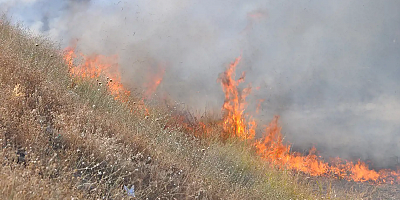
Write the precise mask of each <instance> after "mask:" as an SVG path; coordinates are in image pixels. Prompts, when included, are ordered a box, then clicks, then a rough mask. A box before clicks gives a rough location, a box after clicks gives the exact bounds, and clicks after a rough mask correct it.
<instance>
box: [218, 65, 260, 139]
mask: <svg viewBox="0 0 400 200" xmlns="http://www.w3.org/2000/svg"><path fill="white" fill-rule="evenodd" d="M240 59H241V57H238V58H236V60H235V62H233V63H231V64H230V65H229V67H228V68H227V70H226V71H225V72H224V73H223V74H222V75H221V76H220V77H219V79H218V81H219V82H221V85H222V88H223V91H224V93H225V102H224V104H223V106H222V111H223V112H224V119H223V120H224V122H223V130H224V135H223V136H222V137H223V138H224V139H227V138H228V137H232V136H236V137H239V138H241V139H252V138H254V136H255V128H256V123H255V122H254V121H253V120H251V119H250V120H249V121H250V122H249V123H248V124H246V119H245V117H246V116H245V114H244V110H245V109H246V106H247V103H246V101H245V100H246V96H247V95H248V94H249V93H250V91H251V87H250V86H249V87H247V88H245V89H243V90H242V91H240V90H239V89H238V86H239V84H240V83H241V82H243V81H244V75H245V74H244V73H243V74H242V76H241V77H240V78H239V79H238V80H235V76H236V74H235V70H236V66H237V65H238V64H239V61H240Z"/></svg>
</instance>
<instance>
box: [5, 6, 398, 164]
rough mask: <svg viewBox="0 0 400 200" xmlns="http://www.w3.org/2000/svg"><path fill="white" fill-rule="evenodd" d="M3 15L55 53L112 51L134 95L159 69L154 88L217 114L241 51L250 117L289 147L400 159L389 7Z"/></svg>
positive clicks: (392, 9)
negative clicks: (43, 38)
mask: <svg viewBox="0 0 400 200" xmlns="http://www.w3.org/2000/svg"><path fill="white" fill-rule="evenodd" d="M0 12H5V13H7V15H8V16H9V17H10V19H11V20H12V21H13V22H22V23H23V24H24V25H25V26H27V27H29V28H30V29H31V30H32V31H33V32H34V33H38V34H44V35H47V36H49V37H50V38H51V39H53V40H54V41H57V42H60V43H61V46H62V47H66V46H68V45H70V44H71V43H70V42H71V41H72V40H75V39H78V48H79V49H80V50H81V51H83V52H85V53H88V54H90V53H101V54H106V55H111V54H117V55H118V56H119V62H120V64H121V70H122V71H123V81H124V83H125V84H126V85H129V86H130V87H132V88H136V89H138V90H140V88H141V87H142V86H143V82H145V81H146V79H147V77H148V74H149V73H155V71H157V70H158V69H160V68H165V76H164V80H163V82H162V83H161V85H160V88H159V92H160V91H161V92H163V93H166V94H168V95H169V96H170V97H171V98H173V99H175V100H177V101H179V102H183V103H185V104H186V105H188V106H189V107H191V108H193V109H197V110H204V109H205V108H206V107H207V109H216V110H217V111H219V109H220V107H221V105H222V103H223V93H222V90H221V87H220V85H219V83H218V82H217V81H216V80H217V78H218V74H220V73H221V72H223V71H224V69H225V68H226V66H227V64H229V63H230V62H232V61H234V59H235V58H236V57H238V56H240V55H242V61H241V63H240V65H239V67H238V71H239V72H238V74H239V73H240V72H242V71H246V83H251V84H252V86H253V94H252V95H251V97H249V101H251V102H253V103H250V105H249V110H254V107H255V106H256V104H257V103H256V102H257V100H258V99H265V101H264V102H263V103H262V111H261V113H260V114H259V115H258V119H259V120H260V121H262V122H263V123H265V124H267V123H268V121H269V120H270V119H271V118H272V116H273V115H280V116H281V124H282V126H283V132H284V134H285V136H286V141H289V142H290V143H292V144H293V145H294V147H295V148H297V149H301V150H306V149H308V148H309V147H311V146H312V145H315V146H316V147H317V149H318V150H319V151H320V153H321V154H322V155H324V156H327V157H328V156H332V157H336V156H340V157H343V158H346V159H357V158H361V159H365V160H366V159H370V160H372V163H373V164H374V166H375V167H385V166H394V165H395V164H397V163H398V162H399V161H400V159H398V158H397V157H398V156H400V87H399V85H400V2H399V1H397V0H385V1H375V0H364V1H355V0H353V1H349V0H331V1H328V0H327V1H319V0H307V1H305V0H300V1H268V0H247V1H242V0H221V1H215V0H201V1H199V0H198V1H195V0H186V1H181V0H153V1H146V0H135V1H122V0H121V1H118V0H116V1H111V0H110V1H106V0H103V1H100V0H59V1H51V0H47V1H45V0H0ZM245 86H246V85H243V87H245ZM256 87H259V90H255V88H256Z"/></svg>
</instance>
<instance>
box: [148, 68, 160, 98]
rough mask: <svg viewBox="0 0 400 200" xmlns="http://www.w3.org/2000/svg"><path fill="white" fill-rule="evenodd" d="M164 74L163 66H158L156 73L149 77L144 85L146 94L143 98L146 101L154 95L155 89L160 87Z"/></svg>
mask: <svg viewBox="0 0 400 200" xmlns="http://www.w3.org/2000/svg"><path fill="white" fill-rule="evenodd" d="M164 74H165V68H164V67H163V66H161V65H160V66H159V67H158V69H157V72H156V73H155V74H152V75H150V76H149V78H148V79H149V80H148V81H147V83H146V84H145V88H146V92H145V93H144V97H145V98H146V99H148V98H150V96H151V95H152V94H154V93H155V91H156V90H157V87H158V86H159V85H160V83H161V81H162V80H163V77H164Z"/></svg>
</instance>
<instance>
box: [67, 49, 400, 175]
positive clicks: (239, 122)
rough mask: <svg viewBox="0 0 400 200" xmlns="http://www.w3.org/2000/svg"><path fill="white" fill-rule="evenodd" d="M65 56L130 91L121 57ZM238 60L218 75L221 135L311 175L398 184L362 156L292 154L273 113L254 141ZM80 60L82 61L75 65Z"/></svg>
mask: <svg viewBox="0 0 400 200" xmlns="http://www.w3.org/2000/svg"><path fill="white" fill-rule="evenodd" d="M64 59H65V61H66V63H67V65H68V68H69V72H70V74H71V75H72V76H79V77H85V78H96V79H98V80H99V79H101V78H103V77H107V78H106V85H107V88H108V90H109V91H110V93H111V94H112V95H114V96H115V98H116V99H118V100H122V97H124V96H126V95H129V94H130V92H129V91H128V90H127V89H126V88H124V86H123V85H122V83H121V76H120V71H119V65H118V62H117V61H118V57H117V56H108V57H107V56H103V55H97V54H93V55H90V56H86V55H83V54H77V53H76V52H75V47H69V48H67V49H66V50H65V54H64ZM240 60H241V57H238V58H237V59H236V60H235V61H234V62H233V63H231V64H230V65H229V66H228V68H227V69H226V71H225V72H224V73H223V74H221V75H220V77H219V78H218V81H219V82H220V83H221V86H222V88H223V91H224V94H225V101H224V104H223V106H222V112H223V114H224V115H223V119H222V121H223V123H222V128H223V133H222V135H221V136H222V138H223V139H227V138H229V137H237V138H239V139H241V140H246V141H249V142H251V143H252V145H253V146H254V147H255V149H256V152H257V153H258V154H259V155H260V156H261V157H262V158H263V159H265V160H266V161H267V162H269V163H270V164H271V165H273V166H277V167H279V168H285V169H290V170H295V171H300V172H304V173H307V174H309V175H312V176H333V177H338V178H342V179H345V180H351V181H359V182H365V181H369V182H374V183H400V170H399V171H393V170H389V169H383V170H379V171H375V170H371V169H369V166H368V165H367V164H366V163H365V162H362V161H360V160H359V161H357V162H356V163H354V162H352V161H346V160H341V159H340V158H336V159H332V160H331V162H329V163H328V162H325V161H324V160H322V159H321V158H320V157H319V156H317V153H316V152H317V149H316V148H315V147H313V148H312V149H311V150H310V151H309V153H308V155H302V154H300V153H297V152H292V151H291V145H288V144H284V143H283V136H282V134H281V127H280V126H279V124H278V121H279V117H278V116H276V117H274V119H273V120H272V121H271V123H270V124H269V125H268V126H267V127H266V128H265V132H264V137H262V138H260V139H255V133H256V131H255V130H256V127H257V123H256V122H255V121H254V120H253V119H252V117H251V116H249V115H248V114H246V113H245V110H246V108H247V102H246V97H247V96H248V95H249V94H250V92H251V87H250V86H248V87H246V88H244V89H242V90H240V89H238V88H239V85H240V83H242V82H244V77H245V74H244V73H243V74H242V76H241V77H240V78H239V79H238V80H235V75H236V74H235V71H236V67H237V65H238V64H239V62H240ZM77 61H82V62H81V63H78V64H76V62H77ZM164 73H165V70H164V68H163V67H159V70H158V72H157V73H155V74H153V76H152V78H151V81H150V82H149V83H147V84H146V85H145V86H146V89H147V90H146V92H145V96H147V97H149V96H150V95H151V94H152V93H154V92H155V90H156V89H157V87H158V86H159V84H160V83H161V81H162V78H163V76H164ZM261 102H262V100H260V101H259V105H260V104H261ZM143 105H144V104H143ZM143 108H144V111H145V115H146V116H147V115H149V111H148V109H147V108H146V107H145V106H143ZM258 109H259V106H258ZM258 109H257V110H258ZM176 120H178V121H181V122H180V123H181V124H183V127H184V128H185V129H186V130H188V131H190V132H192V133H193V134H195V135H197V136H206V137H209V136H210V135H209V133H210V132H211V126H209V125H208V124H205V123H203V122H198V123H197V124H190V123H189V124H188V123H185V122H184V120H183V118H182V119H180V118H179V117H177V118H176ZM169 126H170V125H166V126H165V127H164V128H168V127H169ZM200 132H205V133H206V134H199V133H200Z"/></svg>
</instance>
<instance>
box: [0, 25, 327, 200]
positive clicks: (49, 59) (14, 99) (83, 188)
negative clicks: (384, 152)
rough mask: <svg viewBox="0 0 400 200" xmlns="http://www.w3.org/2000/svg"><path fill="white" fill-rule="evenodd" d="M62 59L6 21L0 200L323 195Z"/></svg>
mask: <svg viewBox="0 0 400 200" xmlns="http://www.w3.org/2000/svg"><path fill="white" fill-rule="evenodd" d="M57 52H60V51H59V50H58V49H56V48H55V47H54V45H53V44H52V43H51V42H49V41H47V40H46V39H43V38H37V37H33V36H30V35H29V34H27V33H26V32H25V31H23V30H22V29H20V28H17V27H13V26H11V25H9V23H8V22H7V21H6V20H4V18H3V20H1V22H0V72H1V73H0V94H1V95H0V140H1V141H0V145H1V151H0V154H1V155H0V157H1V159H0V163H1V165H0V180H2V181H0V199H71V197H73V198H75V199H92V198H105V199H129V197H128V196H127V195H126V194H125V193H124V191H123V185H129V186H130V185H134V186H135V189H136V196H137V198H138V199H145V197H149V199H157V198H160V199H174V198H175V199H316V198H322V196H315V195H316V194H315V193H314V194H311V190H310V189H309V187H305V186H304V185H303V184H299V181H298V180H296V175H293V174H292V173H291V172H287V171H282V170H275V169H271V168H270V167H269V166H268V165H266V164H265V163H264V162H262V161H261V160H259V158H257V157H256V156H254V154H253V153H252V152H251V151H249V150H244V149H248V148H243V147H244V146H246V144H243V143H240V142H237V141H229V142H227V143H224V144H223V143H220V142H218V141H216V140H202V141H200V140H199V139H196V138H194V137H192V136H190V134H185V133H183V132H182V131H181V130H182V129H180V128H179V124H175V125H174V124H173V123H172V124H173V125H172V126H171V121H172V122H173V120H171V119H172V118H171V116H170V115H171V111H170V110H169V109H168V108H165V107H161V106H160V107H153V108H152V109H150V116H149V117H148V118H143V117H142V116H143V115H142V114H141V113H140V112H141V110H140V109H139V107H138V106H137V105H136V104H134V103H133V102H134V101H135V99H134V97H132V98H131V99H130V100H129V102H130V103H127V104H122V103H120V102H118V101H115V100H114V99H113V98H112V97H111V96H110V95H108V93H107V91H106V90H105V89H104V88H102V87H100V86H98V85H96V84H95V83H93V82H92V81H91V80H72V79H71V78H70V76H69V74H68V71H67V66H66V65H65V63H64V61H63V59H62V56H61V55H60V54H59V53H57ZM128 107H129V108H131V109H133V110H134V111H136V112H134V113H136V114H132V113H131V112H129V108H128ZM135 109H136V110H135ZM166 123H168V124H170V126H169V127H170V128H167V129H165V128H164V127H165V124H166ZM215 131H218V130H215ZM324 196H325V197H326V196H331V194H326V193H325V194H324Z"/></svg>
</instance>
